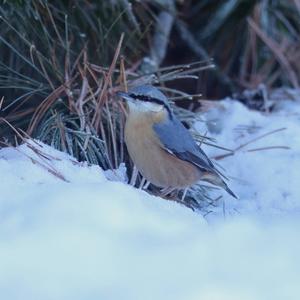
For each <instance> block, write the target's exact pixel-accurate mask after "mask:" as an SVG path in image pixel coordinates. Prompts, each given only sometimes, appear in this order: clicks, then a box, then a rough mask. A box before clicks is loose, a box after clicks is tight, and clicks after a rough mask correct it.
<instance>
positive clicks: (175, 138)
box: [153, 116, 219, 174]
mask: <svg viewBox="0 0 300 300" xmlns="http://www.w3.org/2000/svg"><path fill="white" fill-rule="evenodd" d="M153 129H154V131H155V133H156V134H157V136H158V138H159V139H160V141H161V143H162V144H163V146H164V147H165V149H166V150H168V151H169V152H172V153H173V154H174V155H175V156H177V157H178V158H180V159H182V160H185V161H188V162H190V163H192V164H194V165H196V166H197V167H199V168H200V169H204V170H207V171H211V172H214V173H218V174H219V171H218V170H217V169H216V168H215V166H214V165H213V163H212V162H211V160H210V159H209V158H208V157H207V155H206V154H205V153H204V152H203V150H202V149H201V148H200V147H199V146H198V145H197V144H196V142H195V140H194V139H193V137H192V136H191V134H190V132H189V131H188V130H187V129H186V128H185V127H184V126H183V124H182V123H181V122H180V121H179V120H178V119H177V118H176V117H175V116H173V118H172V120H167V121H165V122H160V123H155V124H154V125H153Z"/></svg>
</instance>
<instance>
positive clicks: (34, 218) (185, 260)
mask: <svg viewBox="0 0 300 300" xmlns="http://www.w3.org/2000/svg"><path fill="white" fill-rule="evenodd" d="M222 107H223V108H222V109H224V112H223V113H222V114H221V115H222V116H223V117H222V118H220V117H219V118H218V119H217V120H220V122H223V123H222V124H223V125H221V126H220V130H219V131H218V130H217V127H216V128H215V137H216V138H217V139H218V141H219V142H220V144H224V145H226V146H228V147H232V148H234V147H235V146H236V145H238V144H239V143H241V142H242V143H243V141H247V140H248V138H252V137H254V136H256V135H257V134H260V133H263V132H265V131H268V130H273V129H277V128H279V127H281V126H284V127H287V128H288V129H287V130H285V131H282V132H279V133H277V134H276V135H275V134H274V135H270V136H268V137H267V138H266V139H263V140H260V141H259V142H257V143H256V144H255V147H261V146H265V145H268V146H270V145H273V144H274V145H278V144H282V143H284V144H285V145H288V146H290V147H291V150H279V149H277V150H270V151H255V152H246V148H245V149H243V151H240V152H238V153H237V154H236V155H234V156H232V157H228V158H226V159H223V160H222V161H220V163H221V164H222V166H224V167H225V168H226V169H227V171H228V173H230V175H231V176H233V177H235V178H239V180H232V181H231V182H230V184H231V187H232V188H233V189H234V191H235V192H237V193H238V194H239V196H240V200H238V201H237V200H234V199H232V198H229V197H227V196H226V195H225V194H224V200H225V204H226V205H225V212H226V213H225V219H224V213H223V211H222V210H218V209H216V210H215V211H214V213H213V216H214V218H215V219H217V220H218V222H214V223H211V224H209V223H208V222H207V220H205V219H204V218H203V217H202V216H201V215H200V214H197V213H194V212H192V211H191V210H189V209H187V208H186V207H182V206H180V205H179V204H177V203H174V202H171V201H166V200H163V199H160V198H158V197H154V196H150V195H149V194H147V193H146V192H144V191H141V190H137V189H134V188H132V187H131V186H129V185H127V184H125V183H124V182H125V181H126V176H125V170H124V166H121V167H120V168H119V169H118V170H114V171H110V172H103V171H102V170H101V169H100V168H99V167H98V166H89V165H87V164H84V163H78V162H77V161H76V160H74V158H72V157H70V156H68V155H66V154H64V153H61V152H58V151H56V150H54V149H52V148H51V147H48V146H46V145H43V144H41V143H38V142H31V143H29V144H27V145H22V146H20V147H18V148H17V149H12V148H5V149H1V150H0V176H1V181H0V291H1V299H10V300H15V299H16V300H17V299H26V300H31V299H45V300H47V299H49V300H50V299H51V300H52V299H53V300H54V299H55V300H60V299H64V300H66V299H72V300H81V299H89V300H93V299H95V300H96V299H97V300H98V299H106V300H110V299H111V300H115V299H125V300H126V299H128V300H129V299H146V300H147V299H149V300H150V299H158V300H159V299H174V300H177V299H178V300H181V299H184V300H196V299H203V300H227V299H228V300H229V299H230V300H235V299H237V300H239V299H243V300H244V299H245V300H248V299H255V300H256V299H258V300H259V299H262V300H265V299H280V300H281V299H291V300H293V299H295V300H296V299H299V294H300V286H299V278H300V258H299V252H300V241H299V230H300V220H299V218H298V217H297V213H296V212H297V211H299V203H300V192H299V188H298V186H297V184H295V183H296V181H297V177H298V179H299V173H297V172H299V161H300V158H299V144H300V143H299V140H298V139H299V135H298V136H297V135H296V133H297V132H299V129H300V128H299V127H300V125H299V124H300V120H299V115H298V116H297V114H296V115H293V116H291V117H289V118H287V116H286V115H285V114H284V113H283V111H280V112H278V113H276V114H274V116H268V117H265V116H263V115H261V114H259V113H256V112H251V111H248V110H247V109H246V108H245V107H243V106H241V105H240V104H238V103H235V102H231V101H225V102H223V104H222ZM295 107H296V106H295ZM297 107H298V108H299V106H297ZM293 111H294V112H295V110H293ZM289 112H290V110H289ZM213 114H216V115H217V114H218V113H217V112H211V115H209V114H208V115H207V116H206V117H207V119H209V118H210V117H211V116H212V115H213ZM219 116H220V114H219ZM240 124H242V125H252V127H256V126H257V127H259V128H258V129H257V131H255V130H254V132H253V131H251V130H250V131H249V130H244V129H243V130H242V131H240V132H239V131H237V130H236V127H237V125H240ZM200 125H201V124H198V125H197V126H199V128H198V129H200V130H203V129H205V128H200ZM216 125H217V124H216ZM254 125H255V126H254ZM241 134H242V136H241V137H240V136H239V135H241ZM32 146H33V147H32ZM252 146H254V145H251V147H252ZM33 149H35V150H33ZM247 149H249V148H247ZM207 150H208V151H210V154H211V155H212V156H213V155H218V154H219V152H218V151H217V150H214V149H212V148H209V149H207ZM36 151H37V152H36ZM287 166H288V167H287ZM296 169H298V170H296ZM294 185H295V186H294ZM284 195H285V196H284ZM236 211H239V213H236ZM233 214H234V215H235V217H234V218H232V217H230V216H231V215H233ZM257 215H260V218H257V217H256V216H257Z"/></svg>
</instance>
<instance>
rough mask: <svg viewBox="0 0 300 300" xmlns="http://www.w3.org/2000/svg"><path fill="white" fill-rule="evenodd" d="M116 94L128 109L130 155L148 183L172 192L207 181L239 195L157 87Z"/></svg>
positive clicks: (127, 143)
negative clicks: (228, 183) (229, 185)
mask: <svg viewBox="0 0 300 300" xmlns="http://www.w3.org/2000/svg"><path fill="white" fill-rule="evenodd" d="M117 95H118V96H119V97H120V98H122V99H123V100H124V101H125V102H126V103H127V108H128V115H127V117H126V122H125V129H124V137H125V143H126V147H127V150H128V153H129V156H130V158H131V159H132V161H133V163H134V164H135V166H136V167H137V169H138V171H139V172H140V173H141V174H142V175H143V177H144V178H145V179H146V180H147V181H148V182H150V183H152V184H153V185H155V186H157V187H159V188H162V189H164V190H165V191H172V190H180V189H185V190H186V189H187V188H189V187H190V186H192V185H193V184H195V183H197V182H199V181H204V182H208V183H210V184H213V185H215V186H218V187H221V188H223V189H224V190H225V191H226V192H228V193H229V194H230V195H231V196H232V197H234V198H237V196H236V195H235V194H234V193H233V192H232V191H231V190H230V189H229V187H228V185H227V184H226V182H225V181H224V179H226V177H225V176H224V175H223V174H222V173H221V172H220V171H219V170H218V169H217V168H216V167H215V165H214V164H213V162H212V161H211V160H210V159H209V158H208V156H207V155H206V154H205V152H204V151H203V150H202V149H201V147H200V146H199V145H198V144H197V143H196V141H195V140H194V139H193V137H192V135H191V133H190V132H189V130H188V129H187V128H186V127H185V126H184V125H183V124H182V123H181V121H180V120H179V119H178V118H177V117H176V116H175V114H174V112H173V110H172V108H171V106H170V104H169V100H168V98H167V97H166V96H165V95H164V94H163V93H162V92H161V91H160V90H159V89H158V88H156V87H154V86H152V85H140V86H136V87H134V88H132V89H130V90H129V91H128V92H121V91H120V92H117Z"/></svg>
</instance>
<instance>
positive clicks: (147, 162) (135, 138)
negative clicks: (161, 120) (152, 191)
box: [125, 129, 201, 188]
mask: <svg viewBox="0 0 300 300" xmlns="http://www.w3.org/2000/svg"><path fill="white" fill-rule="evenodd" d="M141 131H142V132H143V135H142V134H139V130H138V129H137V130H135V134H133V133H132V131H127V132H126V131H125V142H126V145H127V149H128V152H129V155H130V157H131V159H132V160H133V162H134V163H135V165H136V167H137V168H138V170H139V171H140V173H141V174H142V175H143V176H144V177H145V178H146V179H147V180H148V181H150V182H151V183H153V184H154V185H156V186H159V187H167V188H185V187H188V186H190V185H192V184H194V183H196V182H197V181H198V180H199V179H200V177H201V173H200V170H199V169H198V168H197V167H196V166H194V165H193V164H191V163H189V162H186V161H183V160H181V159H179V158H177V157H176V156H175V155H173V154H170V153H169V152H167V151H166V150H164V149H162V146H161V145H160V142H159V140H158V139H157V137H155V136H154V135H153V134H152V135H151V134H147V133H145V130H141ZM145 137H147V138H145Z"/></svg>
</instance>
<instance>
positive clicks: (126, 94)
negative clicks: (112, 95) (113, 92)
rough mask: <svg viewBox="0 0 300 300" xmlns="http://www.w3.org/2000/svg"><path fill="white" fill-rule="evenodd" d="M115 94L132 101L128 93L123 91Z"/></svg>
mask: <svg viewBox="0 0 300 300" xmlns="http://www.w3.org/2000/svg"><path fill="white" fill-rule="evenodd" d="M117 96H118V97H120V98H122V99H124V100H126V101H133V99H132V98H131V97H130V96H129V94H128V93H125V92H117Z"/></svg>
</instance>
